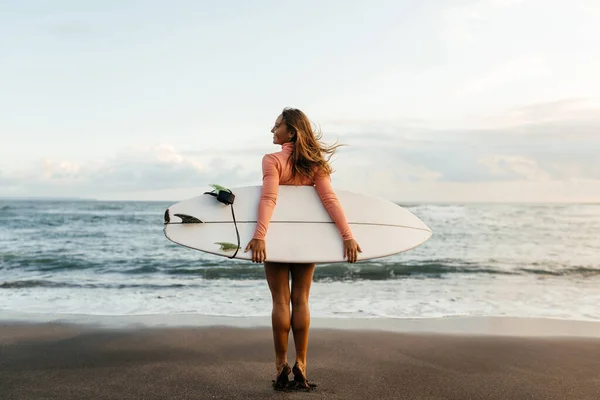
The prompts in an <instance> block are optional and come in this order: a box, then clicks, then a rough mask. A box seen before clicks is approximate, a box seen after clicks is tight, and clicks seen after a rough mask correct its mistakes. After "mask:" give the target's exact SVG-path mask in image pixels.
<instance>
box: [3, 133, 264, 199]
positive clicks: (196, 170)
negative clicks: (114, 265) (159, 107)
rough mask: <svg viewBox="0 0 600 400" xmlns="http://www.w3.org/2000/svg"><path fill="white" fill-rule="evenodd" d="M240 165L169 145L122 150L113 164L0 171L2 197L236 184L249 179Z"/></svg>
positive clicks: (61, 163)
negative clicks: (190, 154)
mask: <svg viewBox="0 0 600 400" xmlns="http://www.w3.org/2000/svg"><path fill="white" fill-rule="evenodd" d="M253 175H256V173H250V172H249V171H247V170H246V169H244V168H242V167H241V166H240V165H239V164H236V163H231V162H228V161H227V160H223V159H222V158H208V157H207V158H205V160H202V161H200V160H199V159H198V158H197V157H193V156H187V155H184V154H182V153H180V152H178V151H177V150H176V149H175V148H173V147H172V146H170V145H167V144H160V145H154V146H146V147H139V148H128V149H123V150H122V151H121V152H119V153H118V154H116V155H115V156H114V157H112V158H110V159H108V160H93V161H90V162H86V163H76V162H72V161H67V160H54V159H42V160H40V161H39V162H37V163H36V164H34V165H32V166H31V167H30V168H28V169H26V170H21V171H13V172H11V173H8V172H6V171H4V172H2V173H0V183H2V185H1V187H0V195H3V196H6V195H19V196H78V197H103V196H105V195H106V194H109V193H111V194H114V193H119V192H128V193H131V192H135V191H144V190H164V189H174V188H181V187H198V186H206V185H207V184H209V183H224V184H227V185H235V184H236V183H239V182H243V181H246V180H248V179H250V178H251V177H252V176H253Z"/></svg>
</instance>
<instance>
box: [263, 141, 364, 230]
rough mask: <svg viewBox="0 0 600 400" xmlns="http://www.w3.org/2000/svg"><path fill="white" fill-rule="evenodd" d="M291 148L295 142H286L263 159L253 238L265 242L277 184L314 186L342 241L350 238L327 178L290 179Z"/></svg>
mask: <svg viewBox="0 0 600 400" xmlns="http://www.w3.org/2000/svg"><path fill="white" fill-rule="evenodd" d="M293 149H294V143H292V142H288V143H284V144H283V145H282V146H281V151H279V152H277V153H271V154H267V155H265V156H264V157H263V160H262V170H263V184H262V194H261V196H260V202H259V203H258V218H257V222H256V230H255V231H254V236H253V238H254V239H262V240H264V239H265V236H266V235H267V228H268V226H269V221H270V220H271V216H272V215H273V209H274V208H275V203H276V202H277V193H278V191H279V185H301V186H313V185H314V186H315V188H316V189H317V193H319V197H320V198H321V201H322V202H323V206H325V209H326V210H327V212H328V213H329V216H330V217H331V219H332V220H333V222H334V223H335V225H336V226H337V228H338V230H339V231H340V234H341V235H342V238H343V239H344V240H348V239H352V238H353V237H352V231H351V230H350V226H349V225H348V221H347V220H346V216H345V215H344V211H343V210H342V207H341V205H340V202H339V201H338V198H337V196H336V195H335V192H334V191H333V188H332V187H331V182H330V179H329V176H328V175H320V176H316V177H315V179H309V178H308V177H304V176H301V177H296V178H295V179H292V167H291V165H289V164H288V159H289V157H290V155H291V154H292V150H293Z"/></svg>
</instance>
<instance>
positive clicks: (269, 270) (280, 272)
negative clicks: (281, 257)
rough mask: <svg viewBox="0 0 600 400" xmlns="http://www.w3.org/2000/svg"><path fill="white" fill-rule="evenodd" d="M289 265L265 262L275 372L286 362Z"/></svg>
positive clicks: (288, 331) (288, 317)
mask: <svg viewBox="0 0 600 400" xmlns="http://www.w3.org/2000/svg"><path fill="white" fill-rule="evenodd" d="M289 274H290V265H289V264H286V263H275V262H268V261H265V275H266V277H267V282H268V283H269V289H270V290H271V297H272V299H273V310H272V312H271V324H272V328H273V343H274V345H275V365H276V367H277V370H278V372H279V370H280V369H281V368H282V366H283V364H285V363H286V362H287V347H288V337H289V333H290V281H289V279H290V278H289Z"/></svg>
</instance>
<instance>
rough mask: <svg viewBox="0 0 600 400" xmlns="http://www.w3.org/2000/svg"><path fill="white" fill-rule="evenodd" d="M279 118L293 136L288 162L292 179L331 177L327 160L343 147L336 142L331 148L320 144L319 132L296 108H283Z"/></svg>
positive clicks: (320, 134)
mask: <svg viewBox="0 0 600 400" xmlns="http://www.w3.org/2000/svg"><path fill="white" fill-rule="evenodd" d="M281 116H282V118H283V122H284V123H285V125H286V126H287V129H288V131H289V132H290V133H292V135H293V136H292V140H291V141H292V142H293V143H294V149H293V150H292V154H291V155H290V158H289V160H288V162H290V163H291V164H292V179H295V178H297V177H299V176H305V177H308V178H310V179H314V178H315V177H316V176H323V175H325V176H329V175H331V174H332V173H333V169H332V168H331V165H330V164H329V160H330V159H331V156H333V155H334V154H335V151H336V149H337V148H338V147H340V146H343V145H342V144H337V142H336V143H335V144H333V145H331V146H327V145H324V144H323V143H321V142H320V140H321V137H322V136H323V135H322V133H321V131H320V130H316V129H313V127H312V125H311V123H310V120H309V119H308V117H307V116H306V114H304V113H303V112H302V111H300V110H298V109H296V108H284V109H283V111H282V112H281Z"/></svg>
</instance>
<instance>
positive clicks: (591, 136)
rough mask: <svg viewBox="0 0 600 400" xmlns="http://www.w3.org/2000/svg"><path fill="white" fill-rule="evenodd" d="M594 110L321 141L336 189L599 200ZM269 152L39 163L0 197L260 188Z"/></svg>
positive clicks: (175, 152)
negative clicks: (327, 146)
mask: <svg viewBox="0 0 600 400" xmlns="http://www.w3.org/2000/svg"><path fill="white" fill-rule="evenodd" d="M594 107H595V106H594V103H593V102H590V101H586V100H585V99H577V100H564V101H559V102H552V103H543V104H534V105H528V106H524V107H519V108H513V109H510V110H507V111H506V112H505V113H499V114H498V116H502V115H504V116H505V118H504V121H503V122H506V121H507V120H509V119H510V118H509V117H507V116H512V117H513V120H512V122H511V123H506V124H499V125H498V126H493V124H491V123H489V124H488V125H489V126H488V127H486V128H468V129H467V128H465V129H445V130H444V129H428V128H427V127H426V126H425V125H424V124H422V125H419V126H415V125H414V124H412V123H408V124H407V125H406V126H402V125H401V124H400V123H398V121H396V122H394V121H392V122H390V124H389V125H386V124H385V123H384V122H376V123H375V124H374V125H372V124H371V122H370V121H358V122H357V123H356V124H355V125H352V123H351V122H349V121H341V122H343V124H340V125H331V126H328V127H327V128H326V132H325V133H326V136H325V138H326V141H327V142H328V143H329V142H331V140H330V139H331V135H330V132H332V131H333V132H337V136H338V139H339V141H340V142H341V143H345V144H347V146H345V147H341V148H340V149H339V150H338V153H337V154H336V156H334V158H333V168H334V169H335V171H336V172H335V174H334V176H333V177H332V179H333V182H334V184H335V185H336V186H337V187H340V188H344V189H347V190H354V191H359V192H369V193H373V194H378V195H380V196H384V197H388V198H391V197H393V198H405V197H403V196H409V198H413V199H418V200H423V199H428V198H435V199H440V201H442V200H443V199H450V200H457V199H461V197H460V196H462V199H477V200H482V199H483V200H486V199H487V200H489V199H493V195H492V194H494V195H495V196H499V198H504V197H506V195H505V194H503V193H504V192H503V191H502V190H508V191H509V192H510V193H511V195H510V198H511V199H525V200H528V201H529V200H532V199H535V198H536V193H537V194H538V195H539V196H542V195H544V196H545V195H548V194H552V193H554V191H557V190H558V191H560V190H567V189H568V190H571V191H572V192H570V194H569V193H562V192H561V193H562V194H560V196H563V197H561V199H567V198H568V199H576V198H578V197H576V196H580V197H579V198H582V199H595V198H600V163H599V162H598V154H599V152H600V107H597V108H594ZM498 119H499V120H502V119H501V118H500V117H498ZM271 151H275V149H273V148H272V147H269V148H264V149H262V148H259V147H256V148H245V149H239V148H235V147H231V148H229V149H225V150H217V149H193V148H191V149H190V148H186V149H184V150H181V149H176V148H174V147H173V146H170V145H168V144H161V145H154V146H146V147H138V148H128V149H122V150H121V151H120V152H118V153H117V154H115V155H114V156H113V157H112V158H110V159H105V160H92V161H89V162H85V163H80V162H74V161H72V160H56V159H43V160H39V161H38V162H37V163H36V164H35V165H31V166H30V167H29V168H27V169H26V170H21V171H6V170H4V171H0V196H10V195H16V196H57V195H60V196H78V197H96V198H128V199H137V198H144V199H156V198H161V199H169V200H171V199H176V198H187V197H191V196H192V195H194V194H196V193H197V192H198V191H199V190H201V188H203V189H204V188H206V187H207V185H208V184H209V183H220V184H224V185H226V186H230V187H234V186H241V185H257V184H260V182H261V171H260V159H261V156H262V154H264V153H267V152H271ZM436 188H437V189H436ZM524 188H527V189H526V190H525V189H524ZM419 190H422V191H423V192H422V193H421V192H419ZM436 190H437V191H436ZM482 190H483V191H486V193H483V192H481V191H482ZM420 193H421V194H422V195H423V196H425V197H419V196H421V194H420ZM557 193H558V192H557ZM503 196H504V197H503ZM569 196H570V197H569ZM594 196H599V197H594ZM483 200H482V201H483Z"/></svg>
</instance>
